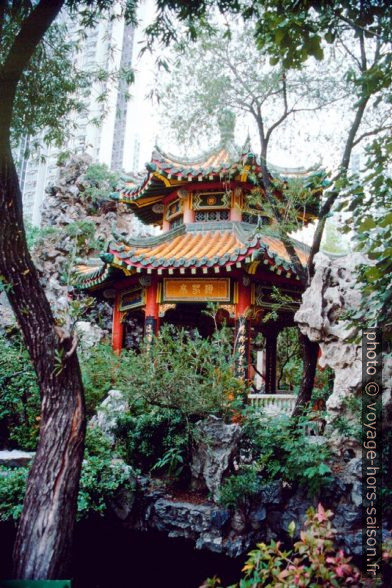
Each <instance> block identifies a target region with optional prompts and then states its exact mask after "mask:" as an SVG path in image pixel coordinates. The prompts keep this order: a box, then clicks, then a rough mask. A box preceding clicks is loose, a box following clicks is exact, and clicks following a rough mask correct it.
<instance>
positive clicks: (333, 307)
mask: <svg viewBox="0 0 392 588" xmlns="http://www.w3.org/2000/svg"><path fill="white" fill-rule="evenodd" d="M314 261H315V275H314V277H313V279H312V282H311V285H310V287H309V288H308V289H307V290H306V291H305V293H304V294H303V298H302V304H301V307H300V309H299V310H298V312H297V313H296V315H295V320H296V322H297V323H298V326H299V328H300V330H301V331H302V333H304V334H305V335H307V336H308V337H309V339H311V341H316V342H317V343H318V344H319V346H320V349H321V358H320V360H319V364H320V366H321V367H325V366H329V367H331V368H332V369H333V370H334V372H335V381H334V388H333V393H332V394H331V396H330V397H329V398H328V401H327V410H328V412H329V414H330V416H331V418H332V419H333V418H334V417H335V416H337V415H339V414H343V413H344V412H345V411H346V405H347V401H349V400H350V399H352V398H354V397H355V396H356V395H358V394H359V392H360V390H361V382H362V360H361V353H362V349H361V344H360V342H359V343H353V342H352V339H353V338H354V337H355V336H356V335H360V329H361V325H358V326H356V327H352V326H351V325H350V324H349V321H347V320H344V314H343V313H344V312H346V311H350V310H355V309H357V308H358V307H359V304H360V300H361V293H360V290H359V289H358V288H357V287H356V283H357V276H356V268H357V266H358V265H359V264H363V263H368V262H367V260H366V258H365V257H364V256H363V255H362V254H359V253H353V254H350V255H347V256H344V257H339V258H335V259H331V258H329V257H327V256H326V255H324V254H323V253H318V254H317V255H316V256H315V260H314ZM391 374H392V361H391V358H388V357H385V361H384V366H383V375H384V386H385V391H386V392H385V398H384V399H383V400H384V404H385V403H386V402H390V398H391V383H392V377H391Z"/></svg>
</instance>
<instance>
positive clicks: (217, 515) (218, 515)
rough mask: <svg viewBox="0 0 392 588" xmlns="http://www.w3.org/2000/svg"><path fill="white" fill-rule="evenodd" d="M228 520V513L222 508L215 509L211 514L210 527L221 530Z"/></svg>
mask: <svg viewBox="0 0 392 588" xmlns="http://www.w3.org/2000/svg"><path fill="white" fill-rule="evenodd" d="M229 519H230V512H229V511H228V510H226V509H223V508H219V509H218V508H217V509H215V510H213V511H212V512H211V525H212V526H213V527H214V528H215V529H222V528H223V527H224V526H225V525H226V523H227V521H228V520H229Z"/></svg>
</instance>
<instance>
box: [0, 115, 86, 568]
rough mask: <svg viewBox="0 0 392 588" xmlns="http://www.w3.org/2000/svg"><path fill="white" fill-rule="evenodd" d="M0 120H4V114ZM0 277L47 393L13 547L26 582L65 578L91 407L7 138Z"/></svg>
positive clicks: (0, 192)
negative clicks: (46, 282) (58, 320)
mask: <svg viewBox="0 0 392 588" xmlns="http://www.w3.org/2000/svg"><path fill="white" fill-rule="evenodd" d="M0 116H1V115H0ZM0 275H1V281H2V284H3V287H4V288H5V290H6V292H7V295H8V299H9V301H10V303H11V306H12V308H13V310H14V312H15V316H16V318H17V320H18V323H19V325H20V327H21V330H22V333H23V337H24V340H25V343H26V346H27V349H28V351H29V353H30V356H31V359H32V361H33V364H34V367H35V370H36V373H37V377H38V383H39V387H40V391H41V402H42V405H41V426H40V436H39V442H38V447H37V452H36V456H35V459H34V462H33V465H32V468H31V471H30V474H29V478H28V483H27V491H26V495H25V499H24V505H23V512H22V516H21V520H20V522H19V526H18V531H17V536H16V541H15V546H14V574H15V576H16V577H17V578H20V579H56V578H64V577H66V573H67V564H68V562H69V556H70V547H71V541H72V535H73V529H74V523H75V515H76V500H77V493H78V485H79V477H80V470H81V464H82V459H83V445H84V430H85V407H84V398H83V386H82V381H81V374H80V368H79V364H78V359H77V356H76V353H72V354H71V355H70V356H69V357H67V351H69V350H70V349H71V346H72V338H71V337H70V336H65V337H59V336H58V334H57V331H56V329H55V322H54V318H53V315H52V312H51V309H50V306H49V303H48V301H47V299H46V296H45V293H44V289H43V287H42V285H41V283H40V281H39V278H38V274H37V271H36V269H35V267H34V264H33V262H32V259H31V256H30V253H29V251H28V248H27V244H26V237H25V232H24V227H23V217H22V197H21V193H20V189H19V182H18V177H17V173H16V169H15V165H14V162H13V158H12V154H11V149H10V146H9V143H8V141H4V140H3V141H0Z"/></svg>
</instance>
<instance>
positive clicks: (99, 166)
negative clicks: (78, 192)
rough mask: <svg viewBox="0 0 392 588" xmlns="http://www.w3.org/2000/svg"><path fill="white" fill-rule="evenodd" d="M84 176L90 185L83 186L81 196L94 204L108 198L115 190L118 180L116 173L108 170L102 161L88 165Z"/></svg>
mask: <svg viewBox="0 0 392 588" xmlns="http://www.w3.org/2000/svg"><path fill="white" fill-rule="evenodd" d="M85 176H86V179H87V180H88V181H89V182H90V186H87V187H86V188H85V190H84V192H83V197H84V199H86V200H87V201H89V202H91V203H93V204H95V205H99V203H100V202H102V201H104V200H108V195H109V194H110V192H113V191H114V190H115V188H116V186H117V183H118V181H119V176H118V174H117V173H115V172H112V171H110V170H109V168H108V166H107V165H105V164H104V163H93V164H91V165H89V167H88V168H87V170H86V173H85Z"/></svg>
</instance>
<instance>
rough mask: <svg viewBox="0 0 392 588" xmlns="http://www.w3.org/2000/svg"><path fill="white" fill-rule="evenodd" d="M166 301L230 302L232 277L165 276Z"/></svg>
mask: <svg viewBox="0 0 392 588" xmlns="http://www.w3.org/2000/svg"><path fill="white" fill-rule="evenodd" d="M163 300H164V302H230V278H190V279H184V278H164V280H163Z"/></svg>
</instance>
